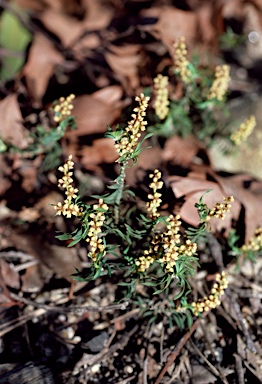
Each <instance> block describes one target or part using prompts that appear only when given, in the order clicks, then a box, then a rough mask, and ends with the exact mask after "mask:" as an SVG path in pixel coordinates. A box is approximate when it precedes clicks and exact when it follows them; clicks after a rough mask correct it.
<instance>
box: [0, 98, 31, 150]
mask: <svg viewBox="0 0 262 384" xmlns="http://www.w3.org/2000/svg"><path fill="white" fill-rule="evenodd" d="M0 136H1V138H2V139H3V140H4V141H6V142H8V143H11V144H13V145H15V146H16V147H18V148H20V149H24V148H26V147H27V139H26V131H25V128H24V127H23V117H22V114H21V110H20V107H19V104H18V101H17V95H15V94H13V95H8V96H7V97H5V98H4V99H3V100H1V101H0Z"/></svg>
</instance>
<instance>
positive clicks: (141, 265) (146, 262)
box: [136, 235, 159, 272]
mask: <svg viewBox="0 0 262 384" xmlns="http://www.w3.org/2000/svg"><path fill="white" fill-rule="evenodd" d="M158 243H159V236H158V235H156V236H155V237H154V238H153V240H152V245H151V246H150V247H149V249H146V250H144V252H143V256H140V257H139V258H138V259H137V260H136V266H137V267H138V271H139V272H145V270H146V269H148V268H149V267H150V265H151V264H153V262H154V261H155V260H156V258H157V254H158V248H159V245H158Z"/></svg>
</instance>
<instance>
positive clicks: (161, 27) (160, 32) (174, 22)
mask: <svg viewBox="0 0 262 384" xmlns="http://www.w3.org/2000/svg"><path fill="white" fill-rule="evenodd" d="M142 15H143V17H157V18H158V21H157V23H156V24H152V25H148V26H146V28H145V27H144V29H146V30H147V31H148V32H151V33H152V35H154V36H155V37H156V38H157V39H160V40H161V41H162V42H163V44H164V45H165V46H166V47H167V49H168V50H169V53H170V55H171V56H173V44H174V42H175V40H176V39H177V38H178V37H180V36H184V37H185V39H186V42H187V44H188V45H190V44H191V43H192V42H193V41H194V39H195V37H196V33H197V16H196V14H195V13H194V12H189V11H182V10H181V9H178V8H175V7H161V8H160V7H159V8H158V7H155V8H154V7H153V8H150V9H146V10H144V11H143V12H142Z"/></svg>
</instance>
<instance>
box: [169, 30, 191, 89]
mask: <svg viewBox="0 0 262 384" xmlns="http://www.w3.org/2000/svg"><path fill="white" fill-rule="evenodd" d="M173 47H174V50H175V52H174V63H175V69H176V71H177V72H178V73H179V75H180V76H181V79H182V80H183V81H184V83H189V82H190V78H191V73H190V70H189V69H188V64H189V61H188V60H187V58H186V55H187V47H186V43H185V38H184V37H183V36H182V37H179V38H178V39H177V41H176V42H175V43H174V45H173Z"/></svg>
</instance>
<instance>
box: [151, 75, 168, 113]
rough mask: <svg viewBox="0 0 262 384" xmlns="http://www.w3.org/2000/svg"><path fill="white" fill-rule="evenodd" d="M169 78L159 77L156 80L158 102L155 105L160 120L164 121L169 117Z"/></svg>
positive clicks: (155, 88) (155, 87)
mask: <svg viewBox="0 0 262 384" xmlns="http://www.w3.org/2000/svg"><path fill="white" fill-rule="evenodd" d="M167 86H168V77H167V76H162V75H160V74H159V75H157V77H156V78H155V79H154V90H155V94H156V101H155V103H154V108H155V111H156V115H157V116H158V117H159V119H161V120H163V119H165V118H166V117H167V115H168V112H169V108H168V106H169V100H168V89H167Z"/></svg>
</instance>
